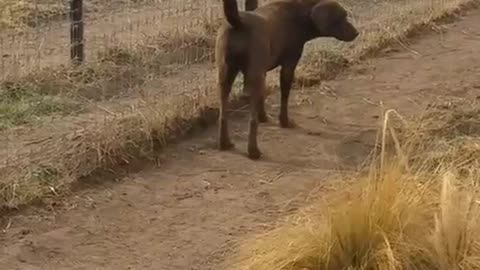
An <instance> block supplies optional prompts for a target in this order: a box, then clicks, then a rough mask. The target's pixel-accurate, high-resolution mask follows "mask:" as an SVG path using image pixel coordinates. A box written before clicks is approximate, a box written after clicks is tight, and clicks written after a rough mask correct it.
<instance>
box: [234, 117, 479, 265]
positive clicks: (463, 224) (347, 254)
mask: <svg viewBox="0 0 480 270" xmlns="http://www.w3.org/2000/svg"><path fill="white" fill-rule="evenodd" d="M438 115H439V114H438V113H431V112H429V113H428V114H426V115H424V116H423V117H422V118H421V119H420V120H419V119H417V120H416V121H412V122H410V121H403V122H402V124H401V125H397V126H396V127H395V128H394V127H393V126H394V125H393V123H392V121H393V120H389V121H385V122H384V127H383V129H382V130H383V131H384V132H387V134H385V136H382V138H383V140H387V141H382V142H379V144H381V145H383V147H382V151H381V152H380V153H379V154H378V157H377V158H375V159H374V160H373V161H372V165H371V167H370V172H369V173H363V174H361V175H358V176H355V177H353V181H350V183H351V184H349V185H346V187H343V188H341V189H338V191H337V192H335V193H333V194H327V196H326V198H325V199H324V200H321V201H318V202H315V203H314V204H313V205H311V206H310V207H308V208H307V209H304V210H303V211H301V212H300V213H298V214H297V215H295V216H293V217H289V218H288V219H287V220H286V221H285V222H284V223H282V224H280V226H279V227H278V228H277V229H275V230H273V231H270V232H267V233H265V234H264V235H261V236H259V237H257V238H255V239H251V240H248V241H246V242H245V243H242V244H241V245H240V247H239V252H238V253H237V254H236V255H234V257H233V258H232V260H231V261H230V262H231V263H232V264H233V265H234V269H242V270H253V269H255V270H287V269H288V270H338V269H349V270H350V269H351V270H353V269H358V270H394V269H395V270H396V269H403V270H413V269H415V270H427V269H428V270H435V269H437V270H447V269H448V270H455V269H465V270H468V269H480V260H479V259H480V222H479V219H478V218H479V214H480V212H479V210H480V209H479V203H480V202H479V201H478V199H477V194H478V191H479V188H478V180H479V179H480V176H478V175H477V174H469V173H465V172H464V170H467V169H469V170H470V171H475V169H478V167H477V168H475V166H477V163H476V161H478V160H480V155H479V156H475V158H474V159H475V160H474V159H472V153H471V152H469V151H465V148H464V146H462V144H464V143H465V142H466V141H468V142H469V143H470V142H471V141H476V143H480V132H478V133H475V132H473V133H468V134H464V135H462V136H463V139H461V138H460V137H459V135H457V136H453V137H452V136H450V135H451V134H453V133H448V132H445V131H448V130H450V132H454V130H456V129H452V128H451V126H449V125H450V124H452V122H451V118H452V117H451V116H449V115H457V116H458V115H459V112H454V113H452V112H451V110H448V111H447V112H442V115H443V116H444V117H441V119H442V120H441V121H439V119H438V118H436V116H438ZM464 115H470V117H473V116H474V114H472V113H471V112H464ZM426 116H428V117H426ZM470 117H466V118H465V119H464V120H466V121H467V120H471V118H470ZM475 117H477V119H478V117H480V114H476V116H475ZM385 118H386V119H389V118H388V117H385ZM454 118H455V119H457V121H456V122H455V125H456V126H462V125H464V124H465V123H466V122H464V123H463V124H461V123H459V118H458V117H454ZM467 122H468V121H467ZM439 130H442V133H438V131H439ZM468 130H471V131H472V130H473V129H468ZM399 131H400V132H399ZM390 139H391V140H392V141H396V142H393V143H391V142H390ZM440 141H442V143H441V146H439V145H438V142H440ZM395 144H397V145H396V147H389V146H390V145H395ZM420 146H422V147H420ZM439 147H441V148H442V149H446V150H445V153H446V154H447V155H448V157H447V156H443V157H441V159H442V160H443V161H442V162H439V160H438V158H439V155H438V153H437V152H438V151H439ZM387 149H390V150H388V151H387ZM391 149H393V150H391ZM472 150H475V149H472ZM382 163H383V164H382ZM461 164H463V167H460V166H459V165H461ZM467 164H469V165H467ZM459 169H461V170H459ZM322 196H324V195H322Z"/></svg>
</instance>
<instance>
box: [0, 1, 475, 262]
mask: <svg viewBox="0 0 480 270" xmlns="http://www.w3.org/2000/svg"><path fill="white" fill-rule="evenodd" d="M445 29H446V30H448V31H446V32H442V33H441V34H438V33H430V34H428V35H426V36H425V37H423V38H422V39H421V40H419V41H417V42H415V43H414V44H413V45H411V47H410V50H404V49H399V48H390V49H389V50H387V51H388V53H387V51H386V52H385V54H384V55H381V56H379V57H377V58H376V59H371V60H368V61H366V62H364V63H362V64H359V65H357V66H354V67H352V69H351V70H350V71H348V72H346V73H345V74H344V75H342V76H340V77H339V78H337V79H336V80H334V81H328V82H325V83H324V84H323V85H322V87H314V88H306V89H295V91H294V92H293V98H292V101H291V108H292V109H291V112H292V114H291V116H292V118H293V119H294V120H295V121H296V122H297V123H298V124H299V128H296V129H292V130H282V129H280V128H279V127H278V125H277V121H276V115H277V113H278V100H279V98H278V95H274V96H273V97H272V98H270V100H269V101H268V104H270V106H269V110H268V112H269V114H270V117H271V121H270V123H267V124H265V125H261V127H260V131H259V132H260V136H259V143H260V147H261V150H263V152H264V158H263V159H262V160H261V161H257V162H253V161H250V160H248V159H247V158H246V157H245V156H244V152H245V149H246V148H245V144H246V131H247V129H246V118H245V115H246V113H243V112H236V113H235V115H236V120H235V121H234V122H233V123H232V132H233V134H234V136H233V140H234V142H235V143H236V145H237V150H235V151H232V152H219V151H217V150H215V149H214V145H215V139H216V130H215V128H212V129H209V130H208V131H207V132H205V133H204V134H202V135H201V136H198V137H197V138H194V139H192V140H189V141H186V142H184V143H181V144H179V145H177V146H175V147H172V148H171V149H169V150H168V151H166V152H165V153H164V154H163V155H162V157H161V159H160V160H161V165H160V168H157V169H151V170H148V171H143V172H139V173H136V174H132V175H130V176H129V177H128V178H127V179H123V180H121V181H120V183H113V182H108V181H102V179H98V181H99V182H101V183H102V184H101V185H95V186H93V188H91V189H84V190H82V191H79V192H77V193H76V194H75V196H74V197H73V198H71V199H69V200H68V201H67V202H64V204H62V206H61V207H54V208H52V210H50V211H48V210H38V209H31V210H29V211H27V212H26V213H23V214H22V215H17V216H13V217H11V219H10V221H9V220H4V221H3V224H4V225H6V224H7V223H10V224H11V226H10V227H9V228H8V230H6V232H4V233H2V234H0V238H1V239H0V241H1V242H2V248H1V249H0V265H2V266H4V268H5V269H162V270H163V269H166V270H169V269H172V270H173V269H201V270H206V269H222V268H221V267H220V266H219V264H220V263H221V262H222V260H223V258H224V256H225V254H228V252H230V249H231V247H232V243H234V242H235V241H238V240H240V239H243V238H244V237H246V236H248V235H251V234H253V233H258V232H261V231H264V230H266V229H268V228H270V227H271V226H272V225H273V224H274V223H275V221H276V220H278V219H279V218H281V217H283V216H285V215H287V214H289V213H292V212H294V211H295V210H297V209H298V208H299V207H301V206H303V205H305V204H306V203H307V202H308V201H309V199H310V198H311V196H314V195H315V196H320V195H321V194H322V192H327V191H328V190H329V188H330V187H329V182H328V181H326V180H327V179H328V178H330V177H333V176H335V175H338V174H339V173H341V170H345V171H349V170H354V169H355V168H356V166H358V165H359V164H360V163H361V162H362V161H363V159H364V158H365V157H366V155H367V154H368V152H369V151H370V150H371V148H372V147H373V143H374V139H375V132H376V128H377V127H378V124H379V117H380V115H379V114H380V112H381V109H380V106H379V104H380V103H383V104H384V106H385V107H386V108H395V109H397V110H398V111H399V112H400V113H402V114H404V115H411V114H414V113H416V112H419V111H421V110H422V109H423V108H425V107H426V106H427V105H428V104H431V103H437V102H442V101H451V100H453V99H466V100H473V99H478V98H479V95H480V46H479V45H480V11H478V10H476V11H472V12H471V14H470V16H468V17H465V18H463V19H462V20H460V21H458V22H455V23H453V24H450V25H446V26H445ZM414 52H415V53H414ZM84 185H85V186H88V185H89V183H84Z"/></svg>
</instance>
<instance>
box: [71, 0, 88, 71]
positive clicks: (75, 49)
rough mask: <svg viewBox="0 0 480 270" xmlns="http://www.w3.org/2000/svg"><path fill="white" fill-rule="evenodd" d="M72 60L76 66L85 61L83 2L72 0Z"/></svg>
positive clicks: (81, 0)
mask: <svg viewBox="0 0 480 270" xmlns="http://www.w3.org/2000/svg"><path fill="white" fill-rule="evenodd" d="M70 59H71V61H72V63H73V64H74V65H79V64H81V63H83V61H85V53H84V44H83V0H70Z"/></svg>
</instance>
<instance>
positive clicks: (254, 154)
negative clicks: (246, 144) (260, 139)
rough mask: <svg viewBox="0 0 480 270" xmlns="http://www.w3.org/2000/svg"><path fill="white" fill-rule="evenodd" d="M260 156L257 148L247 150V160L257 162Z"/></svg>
mask: <svg viewBox="0 0 480 270" xmlns="http://www.w3.org/2000/svg"><path fill="white" fill-rule="evenodd" d="M261 156H262V152H260V150H258V148H249V149H248V158H249V159H251V160H257V159H259V158H260V157H261Z"/></svg>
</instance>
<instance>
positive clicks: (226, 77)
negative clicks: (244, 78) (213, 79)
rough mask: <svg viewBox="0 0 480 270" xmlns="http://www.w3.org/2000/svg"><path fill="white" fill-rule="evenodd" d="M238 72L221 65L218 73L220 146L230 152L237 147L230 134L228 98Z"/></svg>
mask: <svg viewBox="0 0 480 270" xmlns="http://www.w3.org/2000/svg"><path fill="white" fill-rule="evenodd" d="M237 73H238V71H237V70H236V69H234V68H232V67H230V66H228V65H225V64H223V65H221V66H220V67H219V71H218V89H219V91H220V93H219V94H220V113H219V115H218V122H219V123H218V140H219V142H218V144H219V148H220V150H228V149H231V148H233V147H235V145H234V144H233V143H232V141H231V140H230V136H229V134H228V120H227V109H228V96H229V95H230V92H231V90H232V85H233V81H234V80H235V77H236V75H237Z"/></svg>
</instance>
